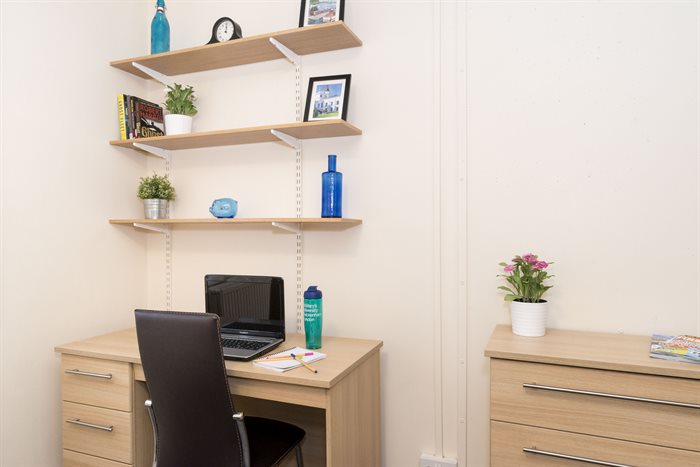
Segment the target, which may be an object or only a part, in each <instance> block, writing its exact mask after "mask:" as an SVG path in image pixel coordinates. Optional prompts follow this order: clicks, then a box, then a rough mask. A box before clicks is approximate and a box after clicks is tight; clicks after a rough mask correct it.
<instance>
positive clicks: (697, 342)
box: [649, 334, 700, 363]
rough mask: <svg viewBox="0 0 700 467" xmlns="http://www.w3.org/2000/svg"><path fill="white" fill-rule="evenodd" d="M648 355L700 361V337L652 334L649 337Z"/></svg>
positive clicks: (666, 358) (678, 360) (667, 358)
mask: <svg viewBox="0 0 700 467" xmlns="http://www.w3.org/2000/svg"><path fill="white" fill-rule="evenodd" d="M649 356H650V357H653V358H663V359H664V360H673V361H676V362H690V363H700V337H695V336H687V335H683V336H662V335H660V334H654V335H653V336H652V337H651V349H650V350H649Z"/></svg>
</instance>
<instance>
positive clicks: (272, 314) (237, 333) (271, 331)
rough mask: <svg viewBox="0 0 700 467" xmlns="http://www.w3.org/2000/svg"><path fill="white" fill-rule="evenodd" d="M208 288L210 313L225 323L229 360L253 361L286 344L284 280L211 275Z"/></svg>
mask: <svg viewBox="0 0 700 467" xmlns="http://www.w3.org/2000/svg"><path fill="white" fill-rule="evenodd" d="M204 288H205V301H206V312H207V313H213V314H215V315H218V316H219V318H220V321H221V346H222V348H223V350H224V357H225V358H227V359H231V360H252V359H254V358H256V357H258V356H260V355H263V354H265V353H267V352H269V351H270V350H272V349H274V348H275V347H277V346H278V345H280V344H281V343H282V342H284V338H285V330H284V281H283V280H282V278H281V277H268V276H231V275H223V274H208V275H206V276H204Z"/></svg>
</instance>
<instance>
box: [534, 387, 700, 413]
mask: <svg viewBox="0 0 700 467" xmlns="http://www.w3.org/2000/svg"><path fill="white" fill-rule="evenodd" d="M523 387H524V388H531V389H544V390H545V391H557V392H568V393H572V394H585V395H587V396H600V397H609V398H612V399H624V400H628V401H638V402H651V403H653V404H664V405H674V406H676V407H690V408H691V409H700V405H699V404H691V403H689V402H675V401H665V400H661V399H647V398H646V397H634V396H623V395H622V394H609V393H607V392H595V391H584V390H583V389H568V388H558V387H556V386H542V385H540V384H528V383H523Z"/></svg>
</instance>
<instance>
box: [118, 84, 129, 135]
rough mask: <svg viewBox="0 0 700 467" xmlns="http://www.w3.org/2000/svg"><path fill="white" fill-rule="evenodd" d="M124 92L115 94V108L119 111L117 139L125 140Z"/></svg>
mask: <svg viewBox="0 0 700 467" xmlns="http://www.w3.org/2000/svg"><path fill="white" fill-rule="evenodd" d="M124 98H125V96H124V94H119V95H118V96H117V110H118V111H119V139H121V140H126V139H127V130H126V119H127V116H126V107H125V102H124Z"/></svg>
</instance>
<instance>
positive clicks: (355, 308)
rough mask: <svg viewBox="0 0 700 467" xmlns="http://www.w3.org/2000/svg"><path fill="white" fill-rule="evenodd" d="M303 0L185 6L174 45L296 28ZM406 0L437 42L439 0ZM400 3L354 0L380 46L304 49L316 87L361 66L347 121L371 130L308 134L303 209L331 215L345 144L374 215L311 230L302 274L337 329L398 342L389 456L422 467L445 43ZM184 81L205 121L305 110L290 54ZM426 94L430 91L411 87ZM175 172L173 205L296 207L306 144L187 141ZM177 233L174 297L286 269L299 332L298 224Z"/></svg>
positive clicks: (430, 411)
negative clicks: (438, 80) (437, 113)
mask: <svg viewBox="0 0 700 467" xmlns="http://www.w3.org/2000/svg"><path fill="white" fill-rule="evenodd" d="M298 6H299V3H298V2H296V1H292V2H281V3H280V2H236V3H235V5H234V4H227V3H215V2H212V3H209V4H207V8H202V7H201V6H200V4H199V3H197V4H194V3H186V2H184V3H175V2H173V3H171V4H170V8H169V10H168V15H169V19H170V24H171V27H172V41H173V43H174V44H176V45H175V46H176V47H186V46H191V45H196V44H199V43H202V42H205V41H206V39H207V38H206V37H202V32H204V33H205V34H208V32H209V30H210V29H209V28H210V25H211V24H212V23H213V22H214V20H215V19H216V18H218V17H220V16H231V17H233V18H234V19H235V20H236V21H237V22H239V23H240V24H241V26H242V28H243V33H244V35H254V34H259V33H264V32H267V31H274V30H281V29H287V28H294V27H296V25H297V22H298ZM401 8H402V17H404V18H405V19H406V20H407V21H409V22H419V21H422V20H426V21H427V28H428V30H427V34H428V36H427V37H428V39H430V38H431V35H430V34H431V28H432V23H431V21H430V18H431V17H432V15H433V6H432V4H430V3H413V2H411V3H405V4H403V5H402V7H401ZM395 10H396V4H394V3H361V2H348V3H347V5H346V11H345V15H346V19H347V22H348V24H349V25H350V26H351V28H352V29H353V31H354V32H355V33H356V34H357V35H358V36H359V37H360V38H361V39H362V40H363V41H364V43H365V46H363V47H360V48H354V49H349V50H342V51H334V52H329V53H324V54H317V55H310V56H305V57H303V60H302V64H303V65H302V89H303V94H304V95H305V94H306V88H307V84H308V79H309V77H312V76H324V75H334V74H345V73H351V74H352V84H351V90H350V102H349V111H348V121H349V122H351V123H352V124H353V125H356V126H357V127H359V128H361V129H362V130H363V132H364V133H363V135H362V136H361V137H351V138H337V139H321V140H309V141H305V142H304V143H303V176H302V178H303V184H304V196H303V213H304V216H308V217H318V216H320V190H321V187H320V183H321V172H323V171H325V170H326V166H327V165H326V164H327V155H328V154H330V153H334V154H337V155H338V170H340V171H341V172H343V174H344V185H345V186H344V197H345V203H344V213H343V214H344V215H345V216H346V217H358V218H361V219H363V221H364V224H363V225H362V226H360V227H357V228H352V229H347V230H334V229H331V230H328V229H324V230H315V229H309V230H307V231H305V233H304V244H303V248H304V266H303V268H304V281H303V286H304V288H306V287H307V286H308V285H310V284H316V285H318V286H319V288H320V289H321V290H322V291H323V293H324V333H325V334H326V335H334V336H351V337H360V338H362V337H364V338H376V339H382V340H383V341H384V349H383V351H382V361H381V363H382V392H381V397H382V424H383V439H382V441H383V448H384V452H383V458H384V462H385V463H386V464H387V465H414V464H416V463H417V461H418V457H419V455H420V453H421V451H422V450H432V446H433V443H434V440H433V424H432V420H433V419H434V407H433V404H432V400H433V370H432V365H433V361H434V358H433V357H434V356H433V353H432V345H431V344H430V342H431V339H432V326H433V323H432V316H433V308H432V307H433V294H434V290H433V279H432V277H433V270H434V267H435V265H434V263H433V261H434V256H433V249H432V236H433V225H432V210H433V206H434V201H433V190H434V185H433V174H432V170H433V163H434V162H433V159H434V154H433V152H434V147H433V139H434V137H433V135H432V128H433V125H434V121H433V119H434V109H433V104H434V102H433V93H432V89H433V66H432V65H433V64H432V56H433V51H434V49H433V43H432V41H431V40H426V41H417V42H415V43H413V44H412V46H411V47H410V48H406V47H403V46H402V42H403V41H405V40H406V39H407V38H409V34H408V33H407V31H406V29H405V23H403V22H388V21H384V20H382V19H381V18H386V17H389V16H391V15H392V14H394V12H395ZM183 24H188V25H192V26H189V27H186V28H185V27H183V26H182V25H183ZM178 80H180V81H183V82H186V83H191V84H194V85H195V88H196V89H197V90H198V94H199V109H200V114H199V115H198V116H197V117H195V124H196V125H197V128H198V129H199V130H205V131H206V130H214V129H220V128H229V127H230V128H235V127H244V126H252V125H261V124H266V123H275V122H290V121H294V118H295V98H294V96H295V94H294V89H295V75H294V67H293V66H292V65H291V64H289V63H288V62H286V61H283V60H280V61H275V62H269V63H262V64H254V65H248V66H243V67H236V68H232V69H224V70H219V71H214V72H205V73H196V74H192V75H189V76H182V77H178ZM411 90H419V91H418V92H416V93H415V94H412V93H411ZM149 95H150V97H151V98H152V99H153V100H156V101H158V100H162V96H163V94H162V87H160V86H153V87H152V88H151V93H150V94H149ZM388 103H390V104H388ZM302 106H303V102H302ZM406 135H414V137H412V138H407V137H406ZM150 162H151V167H152V168H154V169H155V170H158V171H162V170H164V169H163V167H164V165H163V163H162V162H161V161H157V160H152V161H150ZM172 168H173V176H172V179H173V181H174V183H175V186H176V189H177V190H178V193H179V198H178V200H177V201H176V203H174V207H173V209H174V211H175V213H176V215H177V216H178V217H208V216H209V214H208V211H207V209H208V207H209V205H210V204H211V200H212V199H214V198H218V197H223V196H231V197H233V198H236V199H237V200H238V201H239V213H240V216H245V217H274V216H288V217H294V215H295V184H294V181H295V160H294V151H293V150H292V149H289V148H287V147H284V146H281V145H278V144H264V145H252V146H234V147H225V148H213V149H206V150H192V151H181V152H178V153H176V154H175V155H174V156H173V162H172ZM136 209H137V207H134V211H133V213H132V214H135V213H136V212H137V210H136ZM128 214H130V213H125V215H128ZM416 218H422V219H424V221H423V222H416ZM172 239H173V240H172V241H173V276H172V277H173V309H176V310H183V309H184V310H203V309H204V294H203V276H204V275H205V274H207V273H228V274H270V275H281V276H282V277H284V279H285V285H286V287H285V293H286V305H287V307H286V308H287V324H288V326H290V328H291V329H292V331H293V330H294V328H295V324H296V318H295V314H296V310H295V274H296V266H295V251H296V243H295V236H294V234H291V233H285V232H281V231H271V230H270V228H269V227H263V228H249V229H241V228H235V229H233V228H224V229H211V228H203V229H202V228H177V229H176V230H175V231H174V232H173V234H172ZM164 261H165V258H164V238H162V237H159V236H155V235H151V236H149V274H150V275H151V277H160V278H164V274H163V271H164V265H165V262H164ZM164 287H165V281H164V280H161V281H157V280H154V281H153V282H152V283H151V285H150V287H149V291H148V292H149V305H150V306H153V307H162V306H164V304H165V301H164V300H165V291H164ZM426 330H427V331H426ZM426 339H427V342H428V347H427V351H425V352H415V351H414V350H413V349H415V347H416V343H418V342H421V341H425V340H426ZM425 401H427V403H425ZM408 407H410V410H409V409H407V408H408ZM416 420H427V421H429V422H428V423H425V424H421V423H416ZM407 426H412V428H411V429H410V430H407V429H405V427H407Z"/></svg>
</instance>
